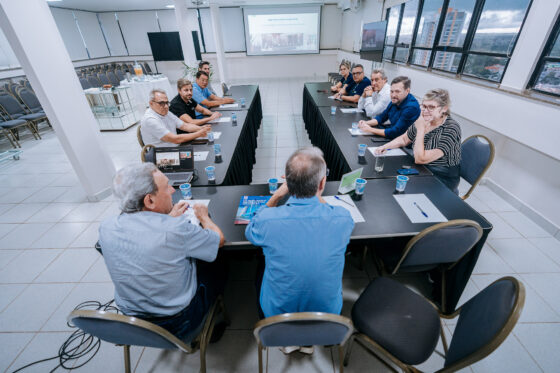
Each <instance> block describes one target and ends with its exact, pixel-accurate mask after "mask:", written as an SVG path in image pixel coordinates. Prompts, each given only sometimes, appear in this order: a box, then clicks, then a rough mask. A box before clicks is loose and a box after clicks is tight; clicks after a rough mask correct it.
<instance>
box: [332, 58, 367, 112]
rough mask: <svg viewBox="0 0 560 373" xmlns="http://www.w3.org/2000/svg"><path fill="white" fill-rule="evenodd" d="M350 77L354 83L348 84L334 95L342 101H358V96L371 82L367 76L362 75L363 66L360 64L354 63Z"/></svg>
mask: <svg viewBox="0 0 560 373" xmlns="http://www.w3.org/2000/svg"><path fill="white" fill-rule="evenodd" d="M352 78H353V79H354V83H355V84H354V85H352V86H350V85H348V86H347V87H346V88H343V89H341V90H340V92H338V93H337V94H336V95H335V96H334V97H335V98H339V99H341V100H343V101H348V102H356V103H357V102H358V101H359V100H360V96H361V95H362V93H364V89H366V87H368V86H369V85H370V84H371V82H370V81H369V79H368V78H366V77H364V67H363V66H362V65H360V64H358V65H355V66H354V68H353V69H352Z"/></svg>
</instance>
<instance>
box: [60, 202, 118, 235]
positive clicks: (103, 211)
mask: <svg viewBox="0 0 560 373" xmlns="http://www.w3.org/2000/svg"><path fill="white" fill-rule="evenodd" d="M70 203H72V202H70ZM84 203H96V204H97V203H102V204H106V205H107V206H105V208H104V209H103V210H102V211H101V212H99V213H98V214H97V215H96V216H95V217H94V218H93V220H85V221H64V218H66V217H67V216H68V215H70V214H71V213H73V212H74V211H75V210H77V209H78V208H79V207H83V206H81V205H82V204H84ZM109 207H111V203H110V202H105V201H99V202H82V203H78V205H77V206H76V207H74V208H73V209H72V210H70V211H69V212H68V213H67V214H66V215H64V216H63V217H62V219H60V222H62V223H93V222H95V221H97V220H95V219H97V218H99V217H100V216H101V215H103V214H104V213H105V212H106V211H107V210H108V209H109ZM82 233H83V232H82Z"/></svg>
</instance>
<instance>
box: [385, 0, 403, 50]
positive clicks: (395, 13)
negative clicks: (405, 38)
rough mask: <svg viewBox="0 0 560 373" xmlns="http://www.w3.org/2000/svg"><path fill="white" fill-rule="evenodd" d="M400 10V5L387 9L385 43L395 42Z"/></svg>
mask: <svg viewBox="0 0 560 373" xmlns="http://www.w3.org/2000/svg"><path fill="white" fill-rule="evenodd" d="M400 11H401V6H400V5H398V6H394V7H392V8H391V10H390V11H389V21H388V23H387V36H386V37H385V44H395V37H396V36H397V26H398V24H399V13H400Z"/></svg>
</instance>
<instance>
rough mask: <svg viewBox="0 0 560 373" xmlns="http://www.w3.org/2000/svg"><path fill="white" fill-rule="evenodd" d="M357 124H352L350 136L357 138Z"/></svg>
mask: <svg viewBox="0 0 560 373" xmlns="http://www.w3.org/2000/svg"><path fill="white" fill-rule="evenodd" d="M358 131H359V129H358V122H352V136H358Z"/></svg>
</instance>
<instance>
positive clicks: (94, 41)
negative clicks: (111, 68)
mask: <svg viewBox="0 0 560 373" xmlns="http://www.w3.org/2000/svg"><path fill="white" fill-rule="evenodd" d="M74 15H75V16H76V18H77V19H78V25H79V26H80V31H82V35H83V37H84V40H85V42H86V47H87V49H88V51H89V56H90V57H91V58H98V57H107V56H109V50H108V49H107V44H105V40H104V39H103V33H102V32H101V27H99V21H98V20H97V15H96V14H95V13H92V12H81V11H79V10H75V11H74Z"/></svg>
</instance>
